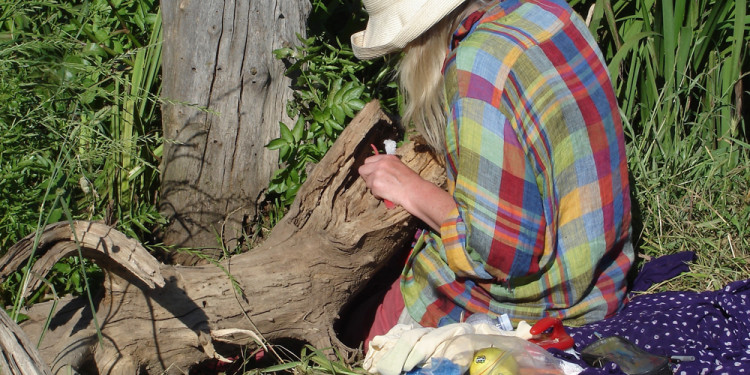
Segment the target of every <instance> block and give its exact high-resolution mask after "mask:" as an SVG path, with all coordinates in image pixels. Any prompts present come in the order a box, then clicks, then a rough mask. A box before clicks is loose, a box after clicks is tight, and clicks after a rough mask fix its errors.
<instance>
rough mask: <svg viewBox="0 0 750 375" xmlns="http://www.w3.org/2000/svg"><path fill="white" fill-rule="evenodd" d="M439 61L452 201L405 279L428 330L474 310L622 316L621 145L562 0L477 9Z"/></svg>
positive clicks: (594, 65)
mask: <svg viewBox="0 0 750 375" xmlns="http://www.w3.org/2000/svg"><path fill="white" fill-rule="evenodd" d="M454 46H455V48H453V49H452V50H451V52H450V54H449V56H448V58H447V60H446V62H445V68H444V69H445V71H444V76H445V87H446V98H447V102H448V104H447V109H446V110H447V113H448V114H449V124H448V127H447V132H446V138H447V140H446V143H447V144H446V148H447V150H448V152H447V155H446V161H447V163H446V164H447V172H448V179H449V192H450V193H451V194H452V195H453V197H454V199H455V200H456V202H457V204H458V210H454V211H453V212H452V213H451V214H450V216H449V218H448V219H447V220H446V221H445V222H444V223H443V225H442V227H441V230H440V234H439V235H438V234H435V233H427V232H425V233H424V234H423V235H422V236H421V238H419V240H418V241H417V244H416V246H415V247H414V249H413V251H412V254H411V256H410V257H409V260H408V262H407V265H406V267H405V269H404V272H403V275H402V284H401V290H402V293H403V296H404V301H405V303H406V307H407V309H408V311H409V313H410V315H411V316H412V317H413V318H414V319H415V320H417V321H418V322H420V323H421V324H422V325H424V326H440V325H443V324H447V323H453V322H456V321H458V320H459V319H460V316H461V314H462V313H463V312H465V313H466V314H465V316H468V314H471V313H475V312H482V313H490V314H503V313H507V314H509V316H510V317H511V319H512V320H513V321H514V322H517V321H519V320H526V321H529V322H532V321H536V320H538V319H540V318H542V317H544V316H557V317H561V318H564V319H565V320H566V323H567V324H573V325H578V324H584V323H587V322H591V321H596V320H600V319H603V318H604V317H606V316H609V315H612V314H613V313H615V312H617V311H618V310H619V309H620V308H621V306H622V301H623V298H624V295H625V291H626V284H627V283H626V274H627V273H628V270H629V269H630V266H631V264H632V261H633V248H632V245H631V242H630V232H631V227H630V197H629V186H628V171H627V163H626V159H625V144H624V137H623V130H622V124H621V121H620V118H619V112H618V107H617V103H616V98H615V96H614V92H613V89H612V84H611V82H610V77H609V75H608V71H607V67H606V65H605V64H604V62H603V58H602V56H601V52H600V51H599V49H598V47H597V46H596V43H595V41H594V39H593V37H592V36H591V34H590V33H589V31H588V29H587V28H586V25H585V24H584V22H583V20H581V19H580V17H579V16H578V15H576V14H575V13H573V11H572V10H571V8H570V7H569V6H568V5H567V3H566V2H564V1H555V0H528V1H525V0H521V1H519V0H506V1H501V2H499V3H495V4H493V5H491V6H489V7H488V8H486V9H485V10H484V11H483V13H479V14H477V13H475V14H474V15H472V16H471V17H469V18H468V19H467V21H466V22H465V23H464V25H463V27H462V28H460V29H459V30H458V31H457V32H456V34H455V35H454Z"/></svg>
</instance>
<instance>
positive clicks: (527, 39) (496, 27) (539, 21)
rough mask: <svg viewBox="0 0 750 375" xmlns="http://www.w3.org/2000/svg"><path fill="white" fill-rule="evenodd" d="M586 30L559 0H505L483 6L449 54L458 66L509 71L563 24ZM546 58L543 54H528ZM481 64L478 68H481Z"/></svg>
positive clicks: (581, 30) (582, 23) (549, 38)
mask: <svg viewBox="0 0 750 375" xmlns="http://www.w3.org/2000/svg"><path fill="white" fill-rule="evenodd" d="M571 26H572V27H574V28H576V29H580V30H579V31H580V32H581V33H588V30H587V28H586V25H585V23H584V22H583V20H582V19H581V18H580V17H579V16H578V15H577V14H576V13H575V12H574V11H573V10H572V9H571V8H570V6H569V5H568V4H567V2H565V1H562V0H504V1H499V2H498V3H497V4H494V5H492V6H490V7H489V8H487V9H486V10H485V13H484V14H483V15H482V17H481V18H479V19H478V20H477V21H476V23H475V24H474V25H472V26H471V27H470V31H469V32H468V33H466V35H465V36H464V37H463V39H462V40H461V41H460V42H458V43H457V45H456V47H455V48H454V49H453V50H452V51H451V54H450V55H449V61H448V63H449V64H452V63H453V62H455V65H456V68H457V69H458V70H462V71H466V70H471V71H475V70H477V69H483V70H491V71H494V72H496V73H500V72H502V71H508V70H510V69H512V68H513V67H515V68H518V66H517V63H518V61H519V58H520V57H521V56H526V57H527V58H525V59H523V61H528V62H529V63H533V59H531V58H530V54H528V53H527V52H528V51H529V50H532V49H535V48H538V47H539V46H541V45H543V44H545V43H548V42H550V41H552V40H553V39H554V38H555V37H556V36H558V35H560V34H562V33H565V32H566V28H569V27H571ZM531 55H534V56H537V55H538V57H539V58H545V56H543V55H544V54H531ZM480 67H481V68H480Z"/></svg>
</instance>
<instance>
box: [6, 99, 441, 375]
mask: <svg viewBox="0 0 750 375" xmlns="http://www.w3.org/2000/svg"><path fill="white" fill-rule="evenodd" d="M392 132H393V126H392V124H391V123H390V121H389V120H388V118H387V117H386V116H385V115H384V114H383V113H382V112H381V111H380V109H379V107H378V106H377V104H375V103H370V104H368V106H367V107H365V109H364V110H363V111H362V112H361V113H360V114H359V115H358V116H357V117H356V118H355V119H354V120H353V121H352V123H351V124H350V125H349V126H348V127H347V128H346V130H345V131H344V132H343V134H342V135H341V136H340V138H339V139H338V140H337V141H336V143H335V145H334V146H333V147H332V148H331V150H330V151H329V152H328V154H327V155H326V157H325V158H324V159H323V160H322V161H321V162H320V163H319V164H318V165H317V166H316V167H315V169H314V170H313V171H312V172H311V174H310V176H309V178H308V180H307V182H306V183H305V184H304V185H303V187H302V188H301V189H300V191H299V193H298V196H297V200H296V201H295V203H294V204H293V206H292V208H291V209H290V211H289V213H288V214H287V215H286V216H285V217H284V219H283V220H282V221H281V222H280V223H279V224H278V225H277V226H276V227H275V228H274V229H273V230H272V232H271V234H270V235H269V238H268V239H267V240H266V241H265V242H264V243H263V244H261V245H260V246H259V247H256V248H255V249H252V250H251V251H249V252H247V253H244V254H241V255H237V256H234V257H231V258H229V259H227V260H225V261H223V262H221V263H219V264H215V265H205V266H196V267H183V266H170V265H164V264H157V262H156V261H155V259H153V258H152V257H150V255H149V254H148V253H147V252H146V250H145V249H143V248H142V247H141V245H140V244H139V243H137V242H136V241H133V240H129V239H127V238H125V237H124V236H122V235H121V234H120V233H119V232H116V231H114V230H112V229H110V228H107V227H105V226H103V225H101V224H95V223H90V222H76V223H75V225H74V226H75V230H74V231H71V230H70V227H69V226H68V225H67V224H64V223H63V224H57V225H52V226H50V227H48V229H47V230H46V231H45V232H44V233H42V237H41V242H40V246H39V249H38V250H37V253H38V254H41V253H43V254H44V255H43V256H42V258H41V259H40V261H38V262H37V263H36V264H35V270H34V272H33V273H32V274H34V275H44V274H46V272H47V271H48V270H49V268H50V267H51V266H52V265H53V264H54V260H56V259H59V258H60V257H62V256H63V255H66V254H70V253H71V252H74V251H77V249H78V247H77V246H78V245H76V242H78V243H80V246H81V249H82V250H83V252H84V254H86V255H87V256H90V257H92V258H95V259H96V260H97V262H98V264H100V266H101V267H102V268H103V269H104V270H105V274H106V277H105V285H104V289H105V290H104V292H103V296H101V297H100V298H99V299H98V300H97V305H96V309H97V311H96V319H94V317H93V315H92V313H91V309H90V308H89V307H87V306H85V305H86V304H85V303H84V302H83V300H82V299H66V300H64V301H62V302H60V303H59V304H58V306H60V307H59V308H58V309H57V311H56V312H55V315H54V318H53V319H52V323H51V325H50V328H49V330H47V332H45V333H44V340H43V342H42V345H41V346H40V351H41V353H42V355H43V357H44V359H45V361H47V363H48V364H50V367H51V368H52V371H53V373H54V372H59V371H60V370H61V369H64V368H65V367H66V366H72V367H73V368H83V369H85V368H86V367H87V366H93V367H95V368H96V369H97V370H98V371H99V372H101V373H117V374H121V373H137V372H139V371H144V370H145V371H147V372H148V373H163V372H165V371H166V372H167V373H180V372H186V371H187V370H188V369H189V368H190V366H191V365H193V364H195V363H196V362H199V361H201V360H204V359H206V358H211V357H213V358H220V356H221V353H218V352H217V351H216V350H215V348H217V347H219V345H214V344H216V343H219V342H221V343H223V344H222V345H226V343H229V344H234V345H257V341H258V335H262V337H263V338H264V339H266V340H268V341H270V342H274V341H276V340H283V339H291V340H299V341H302V342H307V343H310V344H312V345H314V346H315V347H318V348H329V347H334V348H337V349H341V350H344V351H346V350H348V348H347V347H346V346H345V345H344V344H343V343H342V342H341V341H340V339H339V338H338V337H337V333H336V332H335V330H334V324H335V323H336V321H337V319H338V318H339V315H340V313H341V311H342V309H344V308H345V306H346V305H347V303H348V302H350V301H352V299H353V298H354V297H355V296H356V295H357V294H358V293H360V292H361V291H362V289H363V288H364V287H365V285H366V283H367V282H368V280H369V279H370V278H371V277H372V276H373V275H374V274H375V273H376V272H377V271H378V270H379V269H381V268H382V267H383V265H384V264H386V263H387V261H388V260H389V259H391V258H392V257H393V256H394V254H396V253H398V252H399V251H403V249H405V248H406V247H408V245H409V242H410V241H411V239H412V237H413V234H414V230H415V227H416V225H417V222H416V220H415V219H413V218H412V217H411V216H410V215H409V214H408V213H407V212H405V211H404V210H403V209H401V208H396V209H393V210H387V209H386V208H385V206H384V205H383V204H382V203H381V202H379V201H378V200H376V199H375V198H373V197H372V195H371V194H370V193H369V192H368V191H367V189H366V187H365V185H364V182H363V181H362V179H361V178H359V175H358V173H357V168H358V166H359V165H361V164H362V162H363V160H364V159H365V158H366V157H367V156H368V155H370V154H371V148H370V146H369V145H370V144H371V143H373V144H378V143H381V142H382V140H383V139H385V138H388V137H392V136H393V134H392ZM381 144H382V143H381ZM414 147H415V146H414V144H413V143H409V144H408V145H405V146H404V147H402V148H401V149H400V151H399V154H400V155H401V157H402V160H404V162H405V163H406V164H407V165H409V166H410V167H411V168H413V169H414V170H416V171H418V172H419V173H420V174H421V175H422V176H423V177H425V178H427V179H429V180H432V181H434V182H436V183H442V182H443V178H444V177H443V176H444V173H443V169H442V168H441V167H440V166H439V165H438V164H437V163H436V162H435V161H434V160H433V159H432V158H431V156H430V154H429V153H427V152H417V151H415V149H414ZM76 239H77V241H76ZM32 243H33V238H32V237H28V238H26V239H24V240H23V241H21V242H19V243H18V244H16V245H14V246H13V247H12V248H11V249H9V252H8V254H6V256H5V257H4V258H3V259H0V276H1V275H7V274H8V273H9V272H10V271H11V270H13V269H16V268H17V267H18V265H20V264H21V262H22V260H23V259H26V258H28V256H29V250H30V248H31V244H32ZM49 312H50V305H49V304H37V305H35V306H34V307H33V308H31V309H30V310H29V311H28V312H26V313H27V314H28V315H29V316H30V319H29V320H28V321H26V322H24V323H22V324H21V327H22V328H23V329H24V330H25V331H26V332H27V334H28V335H29V336H30V337H31V338H32V339H36V338H38V337H40V334H42V328H43V326H44V324H43V323H44V321H45V319H46V317H47V315H48V314H49ZM95 324H98V326H99V329H100V332H101V337H98V334H97V331H96V328H95ZM230 347H231V345H230Z"/></svg>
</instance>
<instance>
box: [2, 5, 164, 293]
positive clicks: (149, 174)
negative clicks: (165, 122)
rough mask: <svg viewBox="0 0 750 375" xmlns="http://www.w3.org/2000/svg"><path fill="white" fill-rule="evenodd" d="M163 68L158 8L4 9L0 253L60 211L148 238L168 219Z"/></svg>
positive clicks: (76, 287) (76, 285)
mask: <svg viewBox="0 0 750 375" xmlns="http://www.w3.org/2000/svg"><path fill="white" fill-rule="evenodd" d="M160 59H161V26H160V16H159V13H158V1H156V0H112V1H109V0H78V1H51V0H48V1H35V2H29V1H25V0H0V206H2V207H3V208H4V210H3V212H0V251H3V250H5V249H7V248H8V247H9V246H10V245H11V244H13V243H15V242H17V241H18V240H19V239H20V238H21V237H23V236H25V235H27V234H29V233H32V232H34V231H35V230H37V229H39V228H41V227H43V226H44V225H45V224H46V223H51V222H56V221H61V220H64V219H65V215H63V212H64V210H63V207H64V205H62V204H61V202H64V203H66V204H67V205H68V206H69V208H70V215H71V217H72V218H73V219H78V218H83V219H92V220H105V221H106V222H108V223H111V224H114V225H116V226H117V227H118V229H120V230H122V231H123V232H125V233H127V234H130V235H133V236H138V237H140V238H143V237H145V235H147V234H148V232H149V231H150V230H152V228H153V226H154V225H156V224H158V223H159V222H160V221H161V220H162V219H161V217H160V216H159V214H158V212H157V210H156V208H155V201H156V191H157V188H158V170H157V164H158V158H159V157H160V152H161V151H160V150H161V142H162V140H161V135H160V133H161V124H160V114H159V111H158V99H157V98H158V95H159V87H160V82H159V69H160V63H161V60H160ZM64 268H65V267H64V266H60V267H59V268H58V271H59V272H58V274H56V275H60V278H61V279H69V280H71V279H75V278H76V277H78V276H76V275H77V274H76V272H74V271H71V272H70V273H67V274H66V273H65V272H62V271H64ZM92 272H94V270H93V269H92ZM51 278H52V280H53V281H54V280H55V279H56V278H57V276H55V275H52V276H51ZM78 280H79V281H78V282H75V280H73V282H72V284H70V285H67V284H66V283H67V282H68V280H66V281H65V282H64V283H62V284H56V287H57V288H58V291H61V292H63V293H64V292H69V291H70V292H81V291H82V290H83V289H82V288H80V286H81V285H83V284H84V281H85V280H81V279H80V278H78ZM3 289H4V291H3V292H4V293H5V291H6V290H5V289H7V288H3ZM6 302H7V301H6Z"/></svg>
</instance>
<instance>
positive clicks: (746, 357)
mask: <svg viewBox="0 0 750 375" xmlns="http://www.w3.org/2000/svg"><path fill="white" fill-rule="evenodd" d="M567 330H568V333H569V334H570V335H571V336H572V337H573V339H574V340H575V342H576V345H575V349H576V351H579V352H580V350H582V349H583V348H584V347H586V346H587V345H589V344H591V343H592V342H594V341H596V340H597V339H598V338H597V336H596V334H595V332H597V333H599V334H600V335H601V336H602V337H609V336H615V335H618V336H621V337H624V338H626V339H628V340H630V341H631V342H633V343H634V344H636V345H637V346H639V347H640V348H641V349H644V350H645V351H647V352H649V353H652V354H657V355H663V356H668V357H669V356H694V357H695V361H692V362H679V363H673V364H672V365H671V367H672V370H673V372H674V374H679V375H682V374H684V375H692V374H700V375H705V374H748V375H750V279H748V280H743V281H737V282H734V283H731V284H729V285H727V286H726V287H725V288H724V289H722V290H719V291H713V292H703V293H694V292H665V293H659V294H651V295H641V296H637V297H634V298H633V299H632V300H631V301H630V302H629V303H628V304H627V305H626V306H625V308H624V309H623V310H622V311H621V312H620V313H618V314H617V315H616V316H614V317H612V318H610V319H606V320H603V321H600V322H597V323H593V324H589V325H586V326H583V327H567ZM553 353H554V354H555V355H557V356H558V357H563V358H565V359H571V356H570V355H567V354H565V353H562V352H560V351H553ZM574 362H576V363H579V364H582V365H583V366H584V368H586V370H585V371H584V372H583V374H623V372H622V371H620V369H619V368H618V367H617V366H616V365H614V364H610V365H608V366H605V367H604V368H594V367H589V366H587V365H585V363H583V362H579V361H574Z"/></svg>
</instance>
